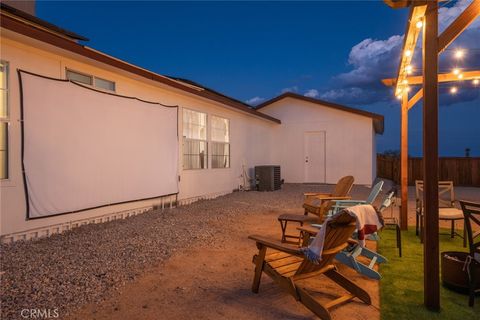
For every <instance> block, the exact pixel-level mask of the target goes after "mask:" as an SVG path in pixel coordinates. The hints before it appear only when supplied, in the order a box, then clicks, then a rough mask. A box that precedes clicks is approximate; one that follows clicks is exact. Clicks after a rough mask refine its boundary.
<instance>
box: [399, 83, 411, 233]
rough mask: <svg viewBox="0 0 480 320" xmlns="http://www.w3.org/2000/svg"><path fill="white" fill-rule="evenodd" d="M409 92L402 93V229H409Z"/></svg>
mask: <svg viewBox="0 0 480 320" xmlns="http://www.w3.org/2000/svg"><path fill="white" fill-rule="evenodd" d="M408 102H409V101H408V92H407V91H404V92H403V93H402V105H401V115H400V130H401V133H400V219H399V220H400V229H402V230H407V229H408Z"/></svg>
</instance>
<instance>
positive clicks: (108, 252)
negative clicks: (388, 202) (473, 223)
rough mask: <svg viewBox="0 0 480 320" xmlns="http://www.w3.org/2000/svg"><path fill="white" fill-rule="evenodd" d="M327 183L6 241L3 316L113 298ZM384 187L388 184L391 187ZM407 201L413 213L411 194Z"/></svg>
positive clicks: (362, 192)
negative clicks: (172, 260)
mask: <svg viewBox="0 0 480 320" xmlns="http://www.w3.org/2000/svg"><path fill="white" fill-rule="evenodd" d="M330 189H331V186H325V185H321V186H319V185H313V186H312V185H303V184H300V185H298V184H296V185H295V184H286V185H284V186H283V188H282V190H280V191H276V192H235V193H232V194H230V195H226V196H223V197H219V198H217V199H213V200H207V201H199V202H196V203H194V204H191V205H188V206H183V207H179V208H174V209H166V210H163V211H152V212H149V213H145V214H142V215H139V216H135V217H131V218H127V219H124V220H116V221H112V222H108V223H103V224H93V225H86V226H82V227H80V228H77V229H74V230H71V231H68V232H66V233H63V234H60V235H54V236H52V237H49V238H45V239H40V240H35V241H23V242H16V243H13V244H7V245H1V246H0V249H1V253H2V256H1V272H0V274H1V289H0V290H1V291H0V302H1V318H2V319H8V320H10V319H22V318H21V316H20V311H21V310H22V309H24V308H41V309H44V308H45V309H55V308H58V309H60V310H62V313H63V314H64V315H68V314H69V313H70V312H73V311H75V310H77V309H78V308H80V307H82V306H84V305H86V304H90V303H93V302H95V303H98V302H99V301H103V300H105V299H107V298H108V297H111V296H112V295H114V294H115V293H116V292H117V291H119V290H120V289H121V288H123V287H124V286H125V285H126V284H127V283H131V282H133V281H134V280H136V279H138V278H140V276H142V275H144V274H145V272H146V271H147V270H148V269H149V268H154V267H157V268H158V266H159V265H162V263H163V262H166V260H167V259H168V258H169V257H171V256H172V255H173V254H174V253H175V252H178V251H181V250H189V249H191V248H197V247H208V248H210V249H220V250H221V249H223V248H225V241H226V240H228V239H229V234H228V230H226V229H225V227H224V226H225V225H229V226H231V225H236V223H237V224H238V227H239V228H242V230H240V231H241V232H244V234H245V235H248V234H249V233H250V231H249V230H248V228H247V227H245V226H243V225H242V224H240V223H238V222H239V220H242V219H254V220H253V221H255V216H258V215H260V214H264V213H265V212H270V213H272V212H273V211H275V212H276V211H279V210H283V211H285V210H287V211H299V210H300V209H301V207H300V206H301V203H302V200H303V196H302V194H303V192H309V191H318V192H326V191H329V190H330ZM462 189H464V190H462ZM384 190H385V191H386V190H388V186H387V185H386V186H385V187H384ZM410 191H412V190H410ZM456 191H457V197H459V198H460V197H462V195H465V198H469V199H471V200H480V190H479V189H478V188H457V189H456ZM368 192H369V189H368V188H366V187H361V186H355V187H354V188H353V190H352V196H353V197H354V198H357V199H362V198H366V196H367V195H368ZM462 192H463V193H462ZM410 202H411V204H410V210H409V211H412V210H413V208H414V198H413V199H412V197H411V201H410ZM300 211H301V210H300ZM412 213H413V211H412V212H410V217H413V216H412ZM413 215H414V213H413ZM409 220H410V219H409ZM272 223H273V222H272ZM275 226H276V225H275ZM243 229H245V230H243ZM180 272H181V271H180Z"/></svg>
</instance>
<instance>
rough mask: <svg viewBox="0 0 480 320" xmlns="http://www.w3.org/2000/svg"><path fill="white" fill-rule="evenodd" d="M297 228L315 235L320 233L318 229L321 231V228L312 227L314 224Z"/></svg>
mask: <svg viewBox="0 0 480 320" xmlns="http://www.w3.org/2000/svg"><path fill="white" fill-rule="evenodd" d="M297 230H299V231H303V232H307V233H309V234H310V235H312V236H315V235H316V234H317V233H318V231H320V229H319V228H315V227H312V226H302V227H297Z"/></svg>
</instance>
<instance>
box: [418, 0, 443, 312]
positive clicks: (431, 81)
mask: <svg viewBox="0 0 480 320" xmlns="http://www.w3.org/2000/svg"><path fill="white" fill-rule="evenodd" d="M422 51H423V52H422V56H423V90H424V95H423V181H424V195H423V200H424V201H423V204H424V213H425V214H424V219H425V223H424V230H425V231H424V244H423V250H424V261H423V275H424V288H425V290H424V303H425V306H426V307H427V308H428V309H430V310H434V311H439V310H440V282H439V273H440V266H439V260H440V252H439V239H438V228H439V224H438V78H437V77H438V76H437V75H438V3H437V1H428V2H427V10H426V12H425V20H424V25H423V46H422Z"/></svg>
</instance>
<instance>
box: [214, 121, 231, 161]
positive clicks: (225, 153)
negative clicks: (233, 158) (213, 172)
mask: <svg viewBox="0 0 480 320" xmlns="http://www.w3.org/2000/svg"><path fill="white" fill-rule="evenodd" d="M210 124H211V140H212V143H211V154H212V168H230V122H229V120H228V119H225V118H220V117H216V116H212V119H211V122H210Z"/></svg>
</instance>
